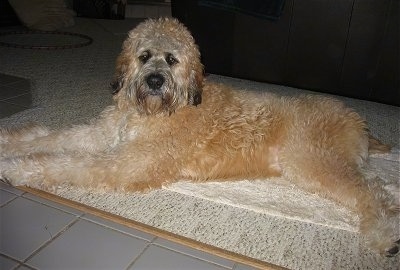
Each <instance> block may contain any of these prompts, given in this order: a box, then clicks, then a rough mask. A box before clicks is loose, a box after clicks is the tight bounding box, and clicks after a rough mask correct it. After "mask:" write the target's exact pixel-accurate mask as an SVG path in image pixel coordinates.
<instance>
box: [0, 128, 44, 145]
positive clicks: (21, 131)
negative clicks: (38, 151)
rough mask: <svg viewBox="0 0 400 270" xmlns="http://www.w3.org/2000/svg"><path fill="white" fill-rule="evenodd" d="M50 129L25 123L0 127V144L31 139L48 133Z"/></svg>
mask: <svg viewBox="0 0 400 270" xmlns="http://www.w3.org/2000/svg"><path fill="white" fill-rule="evenodd" d="M49 133H50V130H49V129H48V128H46V127H44V126H42V125H39V124H32V123H31V124H26V125H23V126H19V127H17V126H12V127H2V128H0V145H1V144H7V143H14V144H15V143H19V142H27V141H31V140H33V139H35V138H38V137H43V136H47V135H49Z"/></svg>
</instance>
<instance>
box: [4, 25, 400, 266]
mask: <svg viewBox="0 0 400 270" xmlns="http://www.w3.org/2000/svg"><path fill="white" fill-rule="evenodd" d="M121 23H122V22H119V24H121ZM125 23H126V25H125V26H124V27H125V28H124V29H126V28H130V24H132V26H133V25H134V24H135V23H136V22H132V21H126V22H125ZM118 27H119V25H116V24H115V23H114V24H112V23H109V22H108V21H103V20H89V19H78V20H77V25H76V26H74V27H72V28H70V29H68V30H71V31H75V32H79V33H83V34H88V35H90V36H91V37H92V38H93V39H94V43H93V44H92V45H90V46H88V47H83V48H79V49H73V50H63V51H31V50H21V49H13V48H5V47H0V63H1V65H0V72H1V73H6V74H10V75H15V76H20V77H25V78H28V79H31V81H32V85H33V94H34V100H33V103H34V104H33V107H32V108H31V109H29V110H26V111H24V112H21V113H18V114H15V115H13V116H11V117H9V118H6V119H0V125H1V126H3V125H10V124H15V123H25V122H28V121H37V122H41V123H44V124H46V125H50V126H52V127H56V128H60V127H64V126H67V125H70V124H78V123H82V122H85V121H87V120H88V119H90V118H92V117H93V116H95V115H97V114H98V113H99V112H100V111H101V110H102V109H103V108H104V107H105V106H106V105H108V104H110V102H111V95H110V94H109V89H108V85H109V82H110V80H111V77H112V74H113V66H114V61H115V57H116V55H117V54H118V52H119V49H120V46H121V42H122V40H123V38H124V35H123V34H121V33H120V32H119V31H118V30H115V29H114V28H118ZM208 80H212V81H218V82H223V83H227V84H230V85H232V86H235V87H238V88H243V89H247V90H249V91H271V92H275V93H279V94H283V95H296V94H299V93H304V92H307V91H303V90H299V89H295V88H290V87H283V86H278V85H271V84H263V83H256V82H251V81H246V80H239V79H233V78H226V77H221V76H216V75H212V76H210V77H209V78H208ZM341 99H342V100H343V101H344V102H346V103H347V104H348V105H350V106H352V107H354V108H355V110H357V111H358V112H359V113H360V114H361V115H363V116H364V117H365V118H366V119H367V120H368V121H369V122H370V124H371V131H372V133H373V134H374V135H375V136H376V137H378V138H380V139H382V140H383V141H385V142H387V143H390V144H392V145H394V146H395V148H394V150H393V151H392V152H391V153H390V154H387V155H381V156H376V157H374V158H372V159H371V164H370V165H369V167H368V168H366V169H365V171H366V174H367V175H368V177H369V178H372V177H373V176H374V175H375V174H378V175H379V176H381V177H382V179H383V180H382V184H384V185H387V184H393V183H398V182H399V179H400V177H399V136H400V132H399V122H398V119H400V109H399V108H398V107H393V106H387V105H383V104H378V103H373V102H365V101H359V100H352V99H348V98H341ZM55 194H57V195H59V196H61V197H64V198H67V199H71V200H74V201H77V202H80V203H83V204H86V205H89V206H93V207H95V208H98V209H101V210H104V211H106V212H110V213H113V214H117V215H120V216H122V217H126V218H128V219H132V220H135V221H138V222H142V223H145V224H148V225H151V226H154V227H157V228H160V229H164V230H167V231H170V232H172V233H176V234H178V235H182V236H185V237H188V238H191V239H195V240H198V241H200V242H203V243H207V244H211V245H214V246H217V247H220V248H224V249H227V250H229V251H233V252H236V253H239V254H243V255H246V256H249V257H252V258H256V259H260V260H263V261H267V262H270V263H273V264H277V265H281V266H285V267H288V268H291V269H398V265H399V264H400V259H399V258H400V256H397V257H395V258H390V259H388V258H381V257H379V256H377V255H376V254H374V253H372V252H370V251H369V250H368V249H366V248H365V247H364V245H363V241H362V239H360V238H359V235H358V233H357V224H358V218H357V216H355V215H354V214H353V213H351V212H349V211H348V210H347V209H344V208H341V207H339V206H337V205H335V204H334V203H332V202H331V201H329V200H326V199H323V198H320V197H318V196H315V195H313V194H308V193H305V192H303V191H301V190H298V189H297V188H296V187H295V186H293V185H291V184H290V183H288V182H286V181H285V179H279V178H274V179H270V180H268V181H265V180H258V181H254V182H249V181H245V180H244V181H239V182H234V183H207V184H192V183H188V182H181V183H177V184H174V185H171V186H168V187H164V188H163V189H162V190H156V191H152V192H150V193H148V194H119V193H101V192H96V191H92V190H83V189H80V188H74V187H69V186H62V187H60V188H59V189H58V190H57V191H55Z"/></svg>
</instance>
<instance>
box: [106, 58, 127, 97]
mask: <svg viewBox="0 0 400 270" xmlns="http://www.w3.org/2000/svg"><path fill="white" fill-rule="evenodd" d="M128 63H129V59H127V57H126V54H125V52H124V51H122V52H121V54H120V55H119V56H118V58H117V61H116V64H115V74H114V79H113V81H112V82H111V84H110V85H111V89H112V94H113V95H116V94H118V92H119V91H121V89H122V88H123V87H124V82H125V76H126V72H127V69H128Z"/></svg>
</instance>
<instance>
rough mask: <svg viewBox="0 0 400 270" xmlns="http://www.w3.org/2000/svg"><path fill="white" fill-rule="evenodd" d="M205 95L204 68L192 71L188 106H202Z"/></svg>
mask: <svg viewBox="0 0 400 270" xmlns="http://www.w3.org/2000/svg"><path fill="white" fill-rule="evenodd" d="M202 94H203V67H202V66H201V65H200V67H199V68H198V69H197V70H192V74H191V75H190V84H189V89H188V104H189V105H194V106H197V105H199V104H201V101H202Z"/></svg>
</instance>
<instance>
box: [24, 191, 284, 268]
mask: <svg viewBox="0 0 400 270" xmlns="http://www.w3.org/2000/svg"><path fill="white" fill-rule="evenodd" d="M18 189H20V190H22V191H25V192H28V193H31V194H34V195H36V196H38V197H41V198H44V199H47V200H50V201H53V202H56V203H59V204H62V205H65V206H68V207H72V208H74V209H77V210H80V211H82V212H85V213H89V214H93V215H95V216H98V217H101V218H104V219H107V220H110V221H113V222H116V223H119V224H122V225H125V226H127V227H130V228H134V229H137V230H140V231H143V232H146V233H149V234H153V235H155V236H158V237H161V238H164V239H167V240H170V241H172V242H175V243H179V244H182V245H185V246H188V247H191V248H194V249H197V250H200V251H204V252H208V253H211V254H214V255H217V256H219V257H222V258H225V259H228V260H231V261H234V262H237V263H241V264H245V265H249V266H252V267H255V268H259V269H265V270H278V269H286V268H283V267H280V266H277V265H274V264H271V263H267V262H263V261H260V260H257V259H253V258H250V257H246V256H244V255H241V254H237V253H234V252H230V251H227V250H224V249H221V248H218V247H214V246H212V245H208V244H204V243H201V242H198V241H196V240H193V239H190V238H187V237H183V236H180V235H177V234H174V233H170V232H168V231H164V230H161V229H158V228H155V227H152V226H149V225H146V224H144V223H140V222H137V221H134V220H131V219H127V218H124V217H121V216H118V215H115V214H112V213H108V212H106V211H102V210H100V209H97V208H94V207H91V206H88V205H84V204H81V203H79V202H75V201H72V200H68V199H65V198H62V197H60V196H57V195H54V194H51V193H48V192H45V191H42V190H38V189H33V188H28V187H18Z"/></svg>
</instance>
